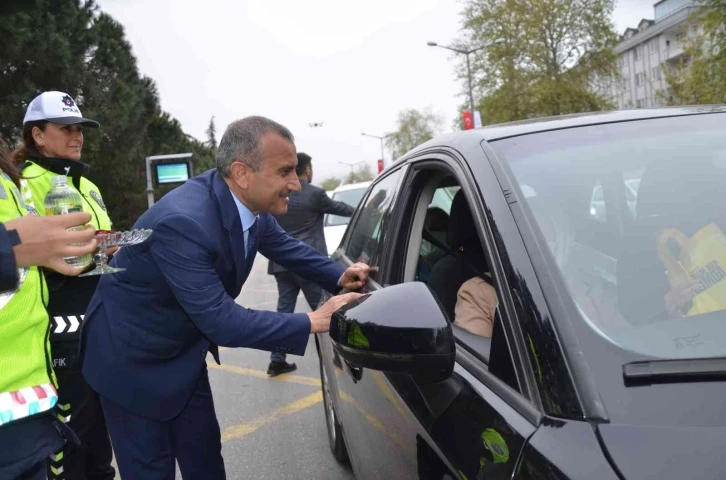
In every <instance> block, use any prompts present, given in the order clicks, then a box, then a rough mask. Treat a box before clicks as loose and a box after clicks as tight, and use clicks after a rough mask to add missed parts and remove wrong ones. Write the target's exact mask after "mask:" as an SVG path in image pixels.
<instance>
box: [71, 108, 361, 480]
mask: <svg viewBox="0 0 726 480" xmlns="http://www.w3.org/2000/svg"><path fill="white" fill-rule="evenodd" d="M216 161H217V168H216V169H213V170H210V171H208V172H206V173H204V174H202V175H200V176H198V177H195V178H193V179H191V180H189V181H187V182H186V183H185V184H183V185H182V186H180V187H178V188H176V189H175V190H173V191H171V192H169V193H168V194H167V195H165V196H164V197H163V198H162V199H161V200H160V201H159V202H158V203H156V204H155V205H154V206H153V207H152V208H150V209H149V210H148V211H147V212H145V213H144V214H143V215H142V216H141V217H140V218H139V220H138V221H137V222H136V225H134V228H150V229H153V234H152V235H151V237H150V238H149V239H148V240H147V241H146V242H144V243H141V244H139V245H135V246H132V247H124V248H121V250H119V252H118V253H117V254H116V255H115V258H114V260H113V261H112V264H113V265H114V266H116V267H122V268H125V269H126V271H124V272H121V273H116V274H113V275H104V276H103V277H102V278H101V281H100V282H99V286H98V289H97V290H96V294H95V295H94V297H93V299H92V300H91V303H90V305H89V307H88V311H87V312H86V318H85V322H84V329H83V334H82V342H83V346H84V347H83V348H84V357H83V375H84V376H85V378H86V380H87V381H88V383H89V385H90V386H91V387H92V388H93V389H94V390H95V391H97V392H98V393H99V395H100V398H101V403H102V406H103V411H104V415H105V417H106V422H107V425H108V430H109V433H110V435H111V441H112V443H113V448H114V451H115V454H116V460H117V463H118V466H119V471H120V474H121V476H122V477H123V478H127V479H144V480H153V479H164V480H167V479H169V480H172V479H173V478H174V469H175V466H174V465H175V462H177V463H178V464H179V468H180V470H181V473H182V476H183V477H184V478H185V479H205V480H206V479H209V480H217V479H224V478H225V470H224V462H223V459H222V455H221V449H222V445H221V438H220V437H221V435H220V429H219V423H218V422H217V418H216V415H215V411H214V403H213V400H212V391H211V388H210V385H209V378H208V374H207V366H206V361H205V359H206V356H207V352H209V353H211V354H212V356H213V357H214V359H215V360H216V361H217V363H219V354H218V349H217V345H223V346H228V347H249V348H257V349H261V350H268V351H278V352H285V353H294V354H296V355H303V354H304V353H305V347H306V345H307V342H308V338H309V335H310V334H311V333H317V332H326V331H328V328H329V327H330V317H331V315H332V314H333V312H334V311H335V310H337V309H338V308H340V307H341V306H342V305H344V304H345V303H347V302H350V301H352V300H355V299H357V298H359V297H360V295H359V294H357V293H347V294H344V295H339V296H334V297H332V298H331V299H330V300H328V301H327V302H326V303H325V304H324V305H322V306H321V307H320V308H319V309H318V310H316V311H314V312H311V313H309V314H304V313H302V314H294V313H290V314H282V313H274V312H263V311H256V310H251V309H247V308H244V307H243V306H242V305H238V304H236V303H235V298H236V297H237V296H238V295H239V293H240V290H241V288H242V285H243V284H244V282H245V280H246V279H247V276H248V275H249V272H250V269H251V267H252V263H253V262H254V259H255V254H256V253H257V251H258V250H259V252H260V253H262V254H263V255H265V256H266V257H268V258H270V259H273V260H274V261H275V262H278V263H280V264H282V265H284V266H285V267H287V268H289V269H290V270H292V271H294V272H295V273H297V274H299V275H301V276H302V277H304V278H307V279H308V280H309V281H312V282H317V283H319V284H320V285H321V286H322V287H323V288H325V289H326V290H328V291H329V292H331V293H335V292H337V291H338V290H339V289H340V287H343V288H346V289H348V290H358V289H360V288H361V287H362V286H363V284H364V283H365V281H366V280H367V277H368V273H369V271H370V268H369V267H368V266H367V265H363V264H355V265H353V266H351V267H349V268H348V269H347V270H345V269H343V268H342V267H341V266H339V265H337V264H336V263H335V262H333V261H332V260H330V259H328V258H327V257H326V256H325V255H322V254H320V253H318V252H317V251H316V250H315V249H314V248H312V247H310V246H308V245H306V244H304V243H302V242H300V241H299V240H296V239H294V238H292V237H290V236H289V235H287V234H286V233H285V232H284V230H282V229H281V228H280V227H279V225H278V224H277V221H276V220H275V218H274V217H273V216H272V215H271V214H278V215H281V214H284V213H285V211H286V210H287V205H288V196H289V195H290V193H291V192H293V191H297V190H300V183H299V181H298V178H297V175H296V173H295V167H296V165H297V156H296V151H295V144H294V139H293V136H292V134H291V133H290V131H289V130H288V129H287V128H285V127H283V126H282V125H280V124H278V123H276V122H273V121H272V120H268V119H266V118H263V117H248V118H245V119H242V120H239V121H237V122H234V123H232V124H231V125H230V126H229V127H228V128H227V131H226V132H225V134H224V136H223V137H222V140H221V142H220V144H219V148H218V151H217V157H216Z"/></svg>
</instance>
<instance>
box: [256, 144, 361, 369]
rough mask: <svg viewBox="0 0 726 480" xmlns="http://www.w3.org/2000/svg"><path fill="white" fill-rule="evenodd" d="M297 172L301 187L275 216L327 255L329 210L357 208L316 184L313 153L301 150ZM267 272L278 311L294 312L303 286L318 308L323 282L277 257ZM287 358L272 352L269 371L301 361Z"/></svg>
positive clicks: (343, 214)
mask: <svg viewBox="0 0 726 480" xmlns="http://www.w3.org/2000/svg"><path fill="white" fill-rule="evenodd" d="M295 173H297V177H298V179H299V180H300V191H298V192H291V193H290V202H289V203H288V206H287V213H286V214H285V215H278V216H275V219H276V220H277V222H278V223H279V224H280V226H281V227H282V229H283V230H285V231H286V232H287V233H288V234H289V235H290V236H291V237H293V238H297V239H298V240H300V241H301V242H304V243H307V244H308V245H310V246H311V247H313V248H314V249H315V250H317V251H318V252H320V253H322V254H324V255H325V254H326V253H327V251H328V247H327V245H326V244H325V233H324V230H323V218H324V216H325V214H326V213H329V214H332V215H339V216H341V217H350V216H351V215H353V212H354V211H355V209H354V208H353V207H352V206H350V205H348V204H346V203H343V202H338V201H335V200H332V199H331V198H330V197H328V195H327V193H325V190H323V189H322V188H320V187H317V186H315V185H313V184H312V181H313V164H312V157H310V155H308V154H306V153H303V152H298V154H297V167H296V168H295ZM267 273H269V274H270V275H274V276H275V281H276V282H277V292H278V297H277V311H278V312H280V313H292V312H294V311H295V303H296V301H297V296H298V294H299V293H300V290H302V292H303V294H304V295H305V300H307V302H308V305H310V309H311V310H315V309H316V308H318V304H319V303H320V297H321V296H322V293H323V292H322V289H321V288H320V286H319V285H317V284H315V283H311V282H307V281H305V280H304V279H303V278H302V277H300V276H298V275H296V274H294V273H292V272H290V271H289V270H287V269H286V268H285V267H283V266H282V265H278V264H276V263H275V262H273V261H270V263H269V265H268V269H267ZM286 359H287V357H286V355H285V353H283V352H272V353H271V354H270V366H269V367H268V368H267V374H268V375H270V376H272V377H274V376H276V375H280V374H281V373H288V372H292V371H293V370H295V369H296V368H297V365H295V364H294V363H287V361H286Z"/></svg>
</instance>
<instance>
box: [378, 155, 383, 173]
mask: <svg viewBox="0 0 726 480" xmlns="http://www.w3.org/2000/svg"><path fill="white" fill-rule="evenodd" d="M382 171H383V159H382V158H379V159H378V173H381V172H382Z"/></svg>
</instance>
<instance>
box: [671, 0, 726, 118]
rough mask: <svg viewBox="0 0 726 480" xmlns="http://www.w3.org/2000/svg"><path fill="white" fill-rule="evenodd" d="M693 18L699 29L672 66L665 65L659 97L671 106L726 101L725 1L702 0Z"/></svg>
mask: <svg viewBox="0 0 726 480" xmlns="http://www.w3.org/2000/svg"><path fill="white" fill-rule="evenodd" d="M694 20H695V21H696V22H699V23H700V26H701V31H700V33H699V34H698V35H697V36H695V37H694V38H691V39H689V40H688V42H687V43H686V46H685V48H684V54H683V55H682V57H681V58H680V60H679V61H678V63H677V64H676V65H675V66H674V67H673V68H667V64H666V65H665V66H666V68H664V69H663V71H664V76H665V80H666V84H667V85H668V90H667V91H665V92H660V96H661V98H663V99H665V100H666V102H667V103H669V104H671V105H683V104H720V103H726V88H724V86H725V85H726V2H724V0H703V2H702V4H701V7H700V9H699V11H698V12H697V13H696V15H695V19H694Z"/></svg>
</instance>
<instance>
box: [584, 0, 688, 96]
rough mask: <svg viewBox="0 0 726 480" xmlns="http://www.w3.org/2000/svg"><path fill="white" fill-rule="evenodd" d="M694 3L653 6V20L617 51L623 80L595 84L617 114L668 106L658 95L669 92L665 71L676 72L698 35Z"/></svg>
mask: <svg viewBox="0 0 726 480" xmlns="http://www.w3.org/2000/svg"><path fill="white" fill-rule="evenodd" d="M696 3H697V2H696V1H694V0H662V1H660V2H658V3H656V4H655V5H654V6H653V9H654V19H653V20H649V19H643V20H641V21H640V23H639V24H638V26H637V28H628V29H627V30H626V31H625V33H624V34H623V35H622V41H621V42H620V43H619V44H618V46H617V47H615V53H616V54H617V55H618V61H619V67H620V73H621V79H620V81H619V82H616V81H612V80H606V81H598V80H596V81H595V82H594V83H593V89H594V90H595V91H596V92H599V93H602V94H604V95H606V96H607V97H609V98H610V99H611V101H612V103H613V104H614V105H615V108H617V109H618V110H623V109H631V108H648V107H657V106H660V105H663V104H664V103H665V102H664V101H663V100H662V99H661V98H660V96H659V95H658V92H660V91H662V92H666V94H667V85H666V82H665V78H664V76H663V69H664V68H674V67H675V65H676V64H677V63H678V61H679V59H680V58H681V56H682V55H683V53H684V52H683V49H684V45H685V44H686V40H687V38H688V37H689V36H695V35H696V34H697V33H698V25H697V24H696V23H695V21H694V18H693V16H692V14H693V13H694V12H695V11H696V10H697V7H696V5H695V4H696Z"/></svg>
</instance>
